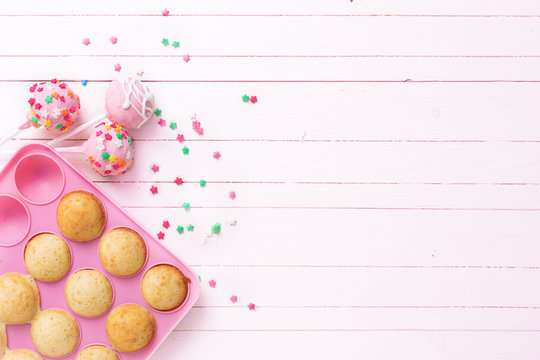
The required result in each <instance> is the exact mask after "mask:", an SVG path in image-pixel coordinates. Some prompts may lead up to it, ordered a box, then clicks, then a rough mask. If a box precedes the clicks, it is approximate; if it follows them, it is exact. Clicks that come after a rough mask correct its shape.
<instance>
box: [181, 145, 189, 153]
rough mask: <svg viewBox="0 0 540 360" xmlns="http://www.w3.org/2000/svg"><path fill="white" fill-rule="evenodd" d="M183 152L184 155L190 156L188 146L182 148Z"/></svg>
mask: <svg viewBox="0 0 540 360" xmlns="http://www.w3.org/2000/svg"><path fill="white" fill-rule="evenodd" d="M182 152H183V153H184V155H187V154H189V148H188V147H187V146H184V147H183V148H182Z"/></svg>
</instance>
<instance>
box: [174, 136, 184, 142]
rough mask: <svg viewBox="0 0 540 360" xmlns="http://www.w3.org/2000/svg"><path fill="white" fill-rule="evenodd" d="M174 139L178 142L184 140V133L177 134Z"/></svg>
mask: <svg viewBox="0 0 540 360" xmlns="http://www.w3.org/2000/svg"><path fill="white" fill-rule="evenodd" d="M176 140H178V141H179V142H184V140H185V139H184V135H182V134H178V136H177V137H176Z"/></svg>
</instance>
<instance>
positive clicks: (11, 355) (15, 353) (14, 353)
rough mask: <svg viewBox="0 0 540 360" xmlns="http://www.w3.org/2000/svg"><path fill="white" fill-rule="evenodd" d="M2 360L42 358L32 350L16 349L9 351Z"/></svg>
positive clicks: (41, 359)
mask: <svg viewBox="0 0 540 360" xmlns="http://www.w3.org/2000/svg"><path fill="white" fill-rule="evenodd" d="M2 360H43V358H42V357H41V356H39V355H38V354H36V353H35V352H33V351H32V350H27V349H16V350H11V351H9V352H8V353H7V354H6V356H4V357H3V358H2Z"/></svg>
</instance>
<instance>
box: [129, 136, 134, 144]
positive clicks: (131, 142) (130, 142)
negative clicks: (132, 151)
mask: <svg viewBox="0 0 540 360" xmlns="http://www.w3.org/2000/svg"><path fill="white" fill-rule="evenodd" d="M128 143H129V145H133V141H131V138H130V137H129V136H128Z"/></svg>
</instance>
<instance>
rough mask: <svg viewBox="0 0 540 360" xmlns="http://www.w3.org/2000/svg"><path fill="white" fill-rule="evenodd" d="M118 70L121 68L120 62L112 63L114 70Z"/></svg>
mask: <svg viewBox="0 0 540 360" xmlns="http://www.w3.org/2000/svg"><path fill="white" fill-rule="evenodd" d="M120 70H122V67H121V66H120V64H115V65H114V71H116V72H120Z"/></svg>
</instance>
